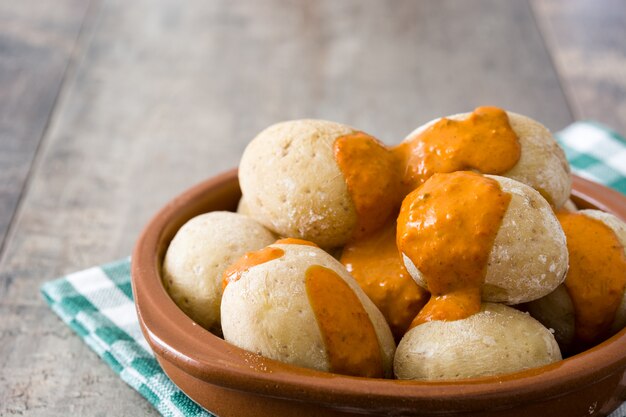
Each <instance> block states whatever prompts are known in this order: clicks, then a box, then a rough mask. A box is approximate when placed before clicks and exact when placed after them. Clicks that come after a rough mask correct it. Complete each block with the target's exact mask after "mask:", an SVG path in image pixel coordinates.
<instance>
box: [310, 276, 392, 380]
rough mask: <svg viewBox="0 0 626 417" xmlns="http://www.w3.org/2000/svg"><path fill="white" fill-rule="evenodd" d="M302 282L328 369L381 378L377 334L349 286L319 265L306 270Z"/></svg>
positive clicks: (380, 355)
mask: <svg viewBox="0 0 626 417" xmlns="http://www.w3.org/2000/svg"><path fill="white" fill-rule="evenodd" d="M305 283H306V291H307V295H308V297H309V302H310V303H311V307H312V308H313V312H314V313H315V318H316V319H317V324H318V326H319V329H320V332H321V334H322V339H323V340H324V345H325V347H326V352H327V354H328V359H329V362H330V370H331V372H336V373H340V374H344V375H353V376H364V377H369V378H382V377H383V376H384V370H383V360H382V354H381V350H380V343H379V341H378V336H377V335H376V330H375V329H374V325H373V324H372V322H371V320H370V318H369V315H368V314H367V311H365V308H364V307H363V305H362V304H361V301H360V300H359V298H358V297H357V296H356V294H355V293H354V291H352V288H350V286H349V285H348V284H346V282H345V281H344V280H343V279H342V278H341V277H340V276H339V275H337V273H336V272H335V271H333V270H331V269H328V268H325V267H323V266H320V265H313V266H310V267H309V268H308V269H307V271H306V278H305Z"/></svg>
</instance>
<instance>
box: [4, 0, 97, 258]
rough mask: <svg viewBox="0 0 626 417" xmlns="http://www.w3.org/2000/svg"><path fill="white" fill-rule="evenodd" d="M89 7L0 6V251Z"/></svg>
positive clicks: (69, 1) (71, 3) (66, 0)
mask: <svg viewBox="0 0 626 417" xmlns="http://www.w3.org/2000/svg"><path fill="white" fill-rule="evenodd" d="M88 5H89V2H88V1H78V0H63V1H59V2H54V3H43V4H41V3H40V2H35V1H30V0H29V1H19V2H0V249H1V248H2V245H3V242H4V239H5V235H6V232H7V228H8V227H9V224H10V221H11V219H12V218H13V213H14V211H15V208H16V207H17V204H18V201H19V199H20V196H21V194H22V190H23V188H24V185H25V183H26V179H27V176H28V172H29V169H30V166H31V163H32V160H33V158H34V156H35V152H36V150H37V146H38V145H39V141H40V139H41V137H42V134H43V132H44V128H45V126H46V125H47V123H48V120H49V118H50V114H51V113H52V109H53V107H54V103H55V100H56V97H57V94H58V92H59V89H60V86H61V82H62V79H63V75H64V73H65V69H66V67H67V65H68V62H69V60H70V56H71V53H72V50H73V48H74V44H75V42H76V38H77V36H78V32H79V29H80V27H81V23H82V21H83V17H84V15H85V12H86V10H87V7H88Z"/></svg>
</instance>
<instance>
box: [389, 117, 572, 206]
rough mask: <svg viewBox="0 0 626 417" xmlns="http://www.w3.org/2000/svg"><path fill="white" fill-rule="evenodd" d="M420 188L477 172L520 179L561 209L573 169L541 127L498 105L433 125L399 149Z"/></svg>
mask: <svg viewBox="0 0 626 417" xmlns="http://www.w3.org/2000/svg"><path fill="white" fill-rule="evenodd" d="M397 150H398V152H400V153H402V154H403V155H404V158H403V160H404V161H405V162H404V164H405V165H406V166H407V169H406V171H405V173H406V174H405V177H404V182H405V183H408V184H411V185H412V187H410V188H411V189H412V188H415V187H416V186H417V185H419V184H420V183H423V181H425V180H426V179H428V178H429V177H430V176H431V175H432V174H434V173H446V172H454V171H462V170H476V171H478V172H481V173H483V174H495V175H500V176H504V177H508V178H512V179H514V180H517V181H520V182H522V183H524V184H526V185H529V186H530V187H532V188H534V189H535V190H537V191H539V192H540V193H541V195H542V196H543V197H544V198H546V199H547V200H548V202H549V203H550V204H552V205H553V206H554V207H556V208H560V207H561V206H562V205H563V204H564V203H565V202H566V200H567V199H568V198H569V195H570V191H571V178H570V168H569V164H568V163H567V160H566V159H565V154H564V152H563V150H562V149H561V148H560V147H559V145H558V143H557V142H556V140H555V139H554V137H553V136H552V134H551V133H550V131H549V130H548V129H547V128H546V127H545V126H543V125H542V124H541V123H539V122H537V121H535V120H533V119H531V118H529V117H526V116H523V115H520V114H517V113H513V112H506V111H504V110H502V109H498V108H496V107H479V108H477V109H476V110H474V112H472V113H462V114H455V115H452V116H446V117H444V118H438V119H435V120H433V121H430V122H428V123H426V124H424V125H422V126H420V127H418V128H417V129H415V130H414V131H413V132H412V133H410V134H409V135H408V136H407V138H406V139H405V140H404V142H403V143H402V144H401V145H399V146H398V147H397Z"/></svg>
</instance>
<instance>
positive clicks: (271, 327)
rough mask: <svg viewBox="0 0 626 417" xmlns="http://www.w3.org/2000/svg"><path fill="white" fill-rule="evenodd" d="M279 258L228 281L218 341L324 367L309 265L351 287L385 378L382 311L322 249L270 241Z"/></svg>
mask: <svg viewBox="0 0 626 417" xmlns="http://www.w3.org/2000/svg"><path fill="white" fill-rule="evenodd" d="M271 246H272V247H276V248H280V249H282V250H284V252H285V253H284V255H283V256H281V257H280V258H277V259H274V260H271V261H269V262H265V263H262V264H259V265H256V266H254V267H252V268H250V269H249V270H248V271H246V272H244V273H243V274H242V276H241V279H240V280H238V281H234V282H231V283H229V284H228V286H227V287H226V289H225V291H224V296H223V298H222V329H223V332H224V339H225V340H226V341H227V342H229V343H232V344H234V345H236V346H238V347H240V348H242V349H246V350H248V351H251V352H255V353H258V354H260V355H262V356H265V357H268V358H271V359H275V360H278V361H281V362H285V363H290V364H293V365H297V366H302V367H306V368H312V369H317V370H320V371H330V364H329V360H328V356H327V354H326V349H325V346H324V342H323V339H322V335H321V332H320V329H319V326H318V324H317V320H316V318H315V313H314V311H313V309H312V308H311V305H310V304H309V298H308V296H307V291H306V286H305V276H306V275H305V274H306V271H307V269H308V268H309V267H310V266H312V265H321V266H324V267H326V268H329V269H331V270H333V271H335V272H336V273H337V274H338V275H339V276H340V277H341V278H342V279H343V280H344V281H345V282H346V283H347V284H348V285H349V286H350V288H351V289H352V290H353V291H354V293H355V294H356V296H357V297H358V298H359V300H360V301H361V304H362V305H363V307H364V308H365V310H366V311H367V314H368V315H369V317H370V320H371V321H372V324H373V325H374V329H375V331H376V335H377V336H378V341H379V344H380V349H381V354H382V361H383V368H384V370H385V375H386V376H391V370H392V365H393V355H394V351H395V343H394V340H393V336H392V335H391V330H390V329H389V326H388V325H387V323H386V322H385V318H384V317H383V315H382V313H381V312H380V311H379V310H378V309H377V308H376V306H374V304H373V303H372V302H371V301H370V299H369V298H368V297H367V296H366V295H365V293H364V292H363V290H361V288H360V287H359V285H358V284H357V282H356V281H355V280H354V278H352V277H351V276H350V274H349V273H348V272H347V271H346V269H345V268H344V266H343V265H342V264H341V263H339V261H337V260H336V259H334V258H333V257H332V256H330V255H329V254H327V253H326V252H324V251H323V250H321V249H319V248H316V247H312V246H305V245H296V244H274V245H271Z"/></svg>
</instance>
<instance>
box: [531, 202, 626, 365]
mask: <svg viewBox="0 0 626 417" xmlns="http://www.w3.org/2000/svg"><path fill="white" fill-rule="evenodd" d="M558 218H559V221H560V222H561V224H562V226H563V230H564V231H565V236H566V237H567V247H568V250H569V257H570V267H569V270H568V272H567V275H566V277H565V282H564V283H563V284H562V285H560V286H559V287H558V288H557V289H556V290H555V291H553V292H552V293H550V294H548V295H547V296H545V297H543V298H541V299H539V300H536V301H533V302H531V303H529V305H528V311H529V312H530V314H532V315H533V317H535V318H536V319H537V320H539V321H540V322H542V323H543V324H544V325H546V326H547V327H550V328H553V329H554V331H555V336H556V339H557V341H558V342H559V344H560V345H561V348H562V349H563V350H564V351H566V352H569V353H575V352H578V351H580V350H582V349H585V348H588V347H590V346H593V345H595V344H598V343H600V342H602V341H603V340H605V339H606V338H608V337H610V336H611V335H613V334H615V333H617V332H618V331H619V330H621V329H622V328H623V327H624V326H626V223H624V222H623V221H621V220H620V219H618V218H617V217H615V216H614V215H612V214H608V213H604V212H602V211H599V210H581V211H578V212H575V213H572V212H561V213H558Z"/></svg>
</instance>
